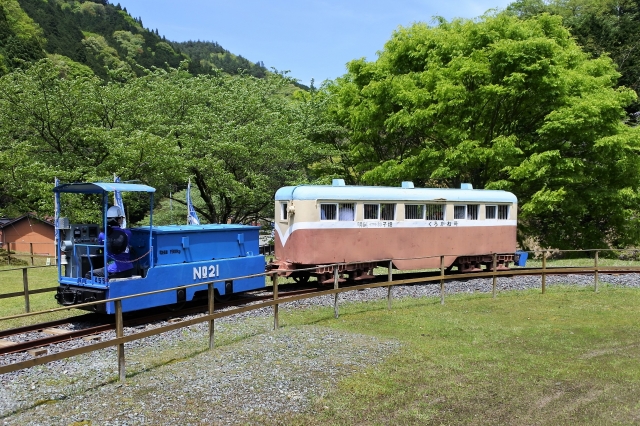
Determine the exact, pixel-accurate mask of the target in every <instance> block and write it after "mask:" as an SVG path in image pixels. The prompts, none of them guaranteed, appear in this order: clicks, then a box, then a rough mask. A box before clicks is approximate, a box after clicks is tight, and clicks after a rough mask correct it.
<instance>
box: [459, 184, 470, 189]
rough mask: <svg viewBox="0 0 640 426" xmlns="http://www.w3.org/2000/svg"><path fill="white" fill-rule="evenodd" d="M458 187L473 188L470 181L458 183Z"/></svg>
mask: <svg viewBox="0 0 640 426" xmlns="http://www.w3.org/2000/svg"><path fill="white" fill-rule="evenodd" d="M460 189H473V185H471V184H470V183H462V184H460Z"/></svg>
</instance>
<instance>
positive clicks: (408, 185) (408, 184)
mask: <svg viewBox="0 0 640 426" xmlns="http://www.w3.org/2000/svg"><path fill="white" fill-rule="evenodd" d="M402 187H403V188H413V182H411V181H408V180H405V181H404V182H402Z"/></svg>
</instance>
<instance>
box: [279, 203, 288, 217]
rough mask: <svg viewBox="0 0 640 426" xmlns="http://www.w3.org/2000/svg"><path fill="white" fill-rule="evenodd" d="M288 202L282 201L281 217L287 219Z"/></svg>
mask: <svg viewBox="0 0 640 426" xmlns="http://www.w3.org/2000/svg"><path fill="white" fill-rule="evenodd" d="M287 207H288V205H287V203H280V219H281V220H287Z"/></svg>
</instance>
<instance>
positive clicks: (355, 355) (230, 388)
mask: <svg viewBox="0 0 640 426" xmlns="http://www.w3.org/2000/svg"><path fill="white" fill-rule="evenodd" d="M600 281H601V282H602V283H607V284H609V285H614V286H624V287H639V286H640V274H620V275H603V274H601V276H600ZM491 283H492V281H491V279H471V280H467V281H460V282H451V281H450V282H447V284H446V292H447V294H453V293H477V292H487V293H488V292H491V291H492V284H491ZM555 283H562V284H575V285H583V286H593V275H569V276H547V285H553V284H555ZM529 288H540V277H535V276H520V277H513V278H500V279H499V280H498V289H499V290H500V291H506V290H524V289H529ZM392 291H393V297H394V299H395V298H407V297H414V298H416V297H439V296H440V289H439V286H438V285H413V286H397V287H394V288H393V290H392ZM386 295H387V289H386V288H377V289H371V290H365V291H349V292H346V293H342V294H340V296H339V297H340V303H348V302H359V301H367V300H381V299H384V298H385V297H386ZM312 306H333V296H323V297H317V298H313V299H305V300H301V301H297V302H290V303H286V304H282V305H281V310H288V309H298V308H307V307H312ZM272 314H273V311H272V309H270V308H269V309H259V310H255V311H250V312H247V313H244V314H242V315H236V316H234V317H231V318H224V319H220V320H216V342H217V343H218V344H219V346H218V347H216V349H215V350H213V351H208V350H207V345H208V329H207V324H198V325H194V326H190V327H186V328H183V329H179V330H175V331H172V332H169V333H164V334H162V335H157V336H152V337H148V338H145V339H142V340H138V341H134V342H131V343H129V344H127V345H125V348H126V359H127V364H126V365H127V374H128V376H127V380H126V381H125V382H118V381H117V375H118V371H117V357H116V349H115V348H108V349H104V350H99V351H96V352H92V353H89V354H85V355H81V356H77V357H73V358H70V359H66V360H62V361H56V362H53V363H50V364H47V365H43V366H38V367H34V368H30V369H27V370H23V371H18V372H14V373H8V374H3V375H0V385H1V386H0V424H5V425H52V424H64V425H66V424H73V423H74V422H83V421H90V422H91V424H94V425H96V424H100V425H143V424H158V425H161V424H162V425H164V424H166V425H170V424H182V425H192V424H193V425H196V424H246V423H251V419H252V418H254V416H265V415H266V416H269V417H270V418H275V416H277V415H279V414H282V413H291V412H297V411H301V410H305V409H308V408H309V407H310V406H311V404H310V403H311V402H313V401H314V400H315V399H316V398H318V397H321V396H323V395H325V394H326V393H328V392H330V391H331V390H332V389H334V388H335V385H336V384H337V383H338V381H339V380H341V379H342V378H344V377H346V376H348V375H350V374H353V373H354V372H358V371H362V370H363V369H365V368H369V367H372V366H375V365H376V364H377V363H380V362H382V361H383V360H384V359H385V358H386V357H387V356H389V355H390V354H393V353H394V352H395V351H397V350H399V349H400V347H401V344H400V343H399V342H397V341H393V340H386V341H385V340H381V339H378V338H375V337H372V336H367V335H364V334H353V333H346V332H342V331H337V330H332V329H327V328H320V327H315V326H295V327H293V326H288V327H285V328H281V329H279V330H276V331H273V330H272V327H273V317H272ZM164 324H166V323H158V324H153V325H148V326H145V327H144V328H149V327H154V326H161V325H164ZM139 331H141V328H140V327H138V328H133V329H131V330H127V334H129V333H136V332H139ZM111 336H112V335H109V334H106V335H105V336H104V337H103V338H104V339H106V338H109V337H111ZM72 345H73V343H70V342H67V343H62V344H60V345H57V347H56V348H50V352H49V353H52V352H55V351H61V350H68V349H71V348H72V347H73V346H72ZM30 357H31V356H30V355H27V354H16V355H5V356H4V357H3V359H1V360H0V363H2V364H6V363H10V362H16V361H19V360H24V359H29V358H30ZM80 424H82V423H80ZM87 424H89V423H87Z"/></svg>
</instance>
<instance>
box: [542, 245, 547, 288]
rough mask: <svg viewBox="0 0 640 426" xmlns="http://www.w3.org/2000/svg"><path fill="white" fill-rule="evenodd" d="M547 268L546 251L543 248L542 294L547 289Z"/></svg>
mask: <svg viewBox="0 0 640 426" xmlns="http://www.w3.org/2000/svg"><path fill="white" fill-rule="evenodd" d="M546 270H547V251H546V250H545V251H544V252H543V253H542V294H544V293H545V291H546V290H547V274H546V273H545V271H546Z"/></svg>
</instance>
